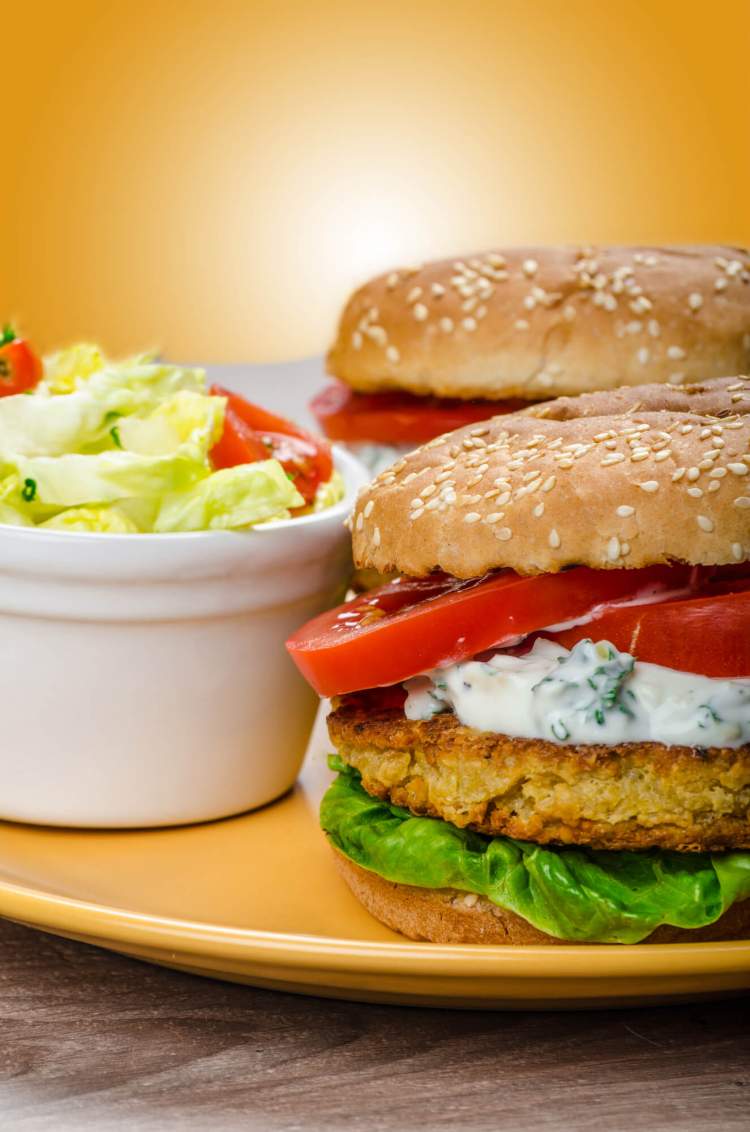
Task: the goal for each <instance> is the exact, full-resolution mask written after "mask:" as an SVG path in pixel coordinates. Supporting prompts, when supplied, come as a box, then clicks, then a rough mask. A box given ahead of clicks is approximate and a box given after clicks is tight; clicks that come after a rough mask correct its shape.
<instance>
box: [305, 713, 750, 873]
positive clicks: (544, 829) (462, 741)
mask: <svg viewBox="0 0 750 1132" xmlns="http://www.w3.org/2000/svg"><path fill="white" fill-rule="evenodd" d="M328 730H329V734H330V736H331V741H332V743H333V744H334V746H335V747H336V750H337V751H338V754H339V755H340V757H341V758H342V759H343V761H344V762H346V763H348V764H349V765H350V766H353V767H355V768H356V769H357V770H358V771H359V772H360V773H361V775H362V785H363V786H364V788H365V790H367V792H368V793H369V794H372V795H374V796H375V797H376V798H381V799H390V801H392V802H394V803H395V804H396V805H399V806H404V807H405V808H406V809H409V810H411V811H412V813H414V814H420V815H426V816H429V817H437V818H443V819H444V820H445V821H449V822H452V823H453V824H454V825H456V826H459V827H460V828H469V829H473V830H476V831H477V832H479V833H486V834H490V835H494V834H505V835H507V836H509V837H515V838H518V839H519V840H521V841H535V842H538V843H540V844H561V845H589V846H592V847H593V848H596V849H646V848H652V847H657V848H662V849H674V850H677V851H679V852H697V851H713V850H724V849H747V848H750V746H748V745H745V746H743V747H739V748H736V749H732V748H727V747H710V748H706V747H670V746H666V745H665V744H663V743H620V744H618V745H617V746H607V745H604V744H581V745H570V746H567V745H562V744H559V743H551V742H548V741H547V740H544V739H516V738H511V737H509V736H507V735H500V734H497V733H495V732H482V731H474V730H473V729H472V728H470V727H465V726H464V725H463V724H461V723H459V721H458V719H457V718H456V716H455V715H454V714H453V713H449V712H446V713H445V714H443V715H438V716H435V717H434V718H433V719H431V720H427V721H422V720H417V721H412V720H408V719H406V718H405V716H404V714H403V711H402V710H401V709H400V708H397V707H385V706H381V705H380V704H379V703H378V701H377V698H373V699H372V700H368V697H367V696H366V695H356V696H354V695H353V696H345V697H343V698H342V699H341V700H340V701H338V703H337V704H336V705H335V710H334V711H333V712H332V714H331V715H330V716H329V717H328Z"/></svg>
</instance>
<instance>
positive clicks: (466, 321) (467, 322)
mask: <svg viewBox="0 0 750 1132" xmlns="http://www.w3.org/2000/svg"><path fill="white" fill-rule="evenodd" d="M461 325H462V326H463V328H464V330H476V328H477V320H476V319H475V318H471V316H470V317H469V318H462V319H461Z"/></svg>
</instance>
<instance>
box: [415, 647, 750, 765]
mask: <svg viewBox="0 0 750 1132" xmlns="http://www.w3.org/2000/svg"><path fill="white" fill-rule="evenodd" d="M404 686H405V688H406V690H407V693H408V695H407V699H406V705H405V708H404V710H405V713H406V717H407V719H432V717H433V716H435V715H438V714H439V713H440V712H443V711H446V710H452V711H453V712H455V714H456V716H457V717H458V719H459V720H460V722H461V723H463V724H465V725H466V726H467V727H473V728H474V729H475V730H477V731H497V732H500V733H502V734H504V735H511V736H514V737H517V738H528V739H547V740H551V741H552V742H558V743H563V744H572V743H606V744H614V743H632V742H654V743H665V744H668V745H672V746H689V747H740V746H742V745H743V744H745V743H748V742H750V679H741V680H740V679H737V680H718V679H713V678H711V677H708V676H697V675H695V673H692V672H678V671H676V670H674V669H671V668H664V667H662V666H661V665H658V664H646V663H643V662H641V661H636V660H635V659H634V658H633V657H632V656H630V654H629V653H622V652H618V651H617V649H615V647H614V646H613V645H611V644H609V642H608V641H599V642H597V643H593V642H592V641H580V642H579V643H578V644H577V645H575V646H574V647H573V649H572V650H568V649H566V648H563V647H562V645H558V644H555V643H554V642H553V641H546V640H544V639H539V640H537V641H536V642H535V644H534V647H533V648H532V649H531V651H530V652H528V653H527V654H526V655H525V656H509V655H508V654H507V653H502V652H499V653H497V654H496V655H495V656H493V657H492V658H491V659H490V660H488V661H478V660H470V661H466V662H464V663H461V664H452V665H450V666H448V667H446V668H440V669H434V670H433V671H432V672H429V673H427V674H426V675H424V676H416V677H414V679H412V680H408V681H407V682H406V684H405V685H404Z"/></svg>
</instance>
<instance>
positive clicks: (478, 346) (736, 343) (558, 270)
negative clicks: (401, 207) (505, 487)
mask: <svg viewBox="0 0 750 1132" xmlns="http://www.w3.org/2000/svg"><path fill="white" fill-rule="evenodd" d="M748 284H750V252H748V251H746V250H745V249H743V248H733V247H723V246H716V247H709V246H706V247H683V248H674V247H673V248H659V247H637V248H636V247H603V248H580V249H576V248H570V247H546V248H545V247H523V248H512V249H504V250H502V251H491V252H483V253H481V254H479V255H472V256H467V257H465V258H463V259H458V260H453V259H447V260H440V261H437V262H434V263H428V264H425V265H421V266H413V267H404V268H400V269H397V270H395V271H390V272H388V273H386V274H384V275H380V276H378V277H377V278H375V279H372V280H370V281H369V282H368V283H366V284H365V285H364V286H363V287H360V288H359V290H357V291H355V293H354V294H353V295H352V296H351V298H350V299H349V301H348V303H347V304H346V306H345V308H344V311H343V313H342V315H341V320H340V323H339V327H338V334H337V336H336V341H335V342H334V343H333V346H332V347H331V349H330V351H329V354H328V359H327V364H328V370H329V372H330V374H331V375H332V376H333V377H334V378H335V379H336V380H335V383H333V384H330V385H328V386H327V387H326V388H324V389H323V390H322V391H321V392H320V393H319V394H318V395H317V396H316V397H315V399H314V400H313V402H312V406H311V407H312V411H313V413H314V414H315V415H316V417H317V419H318V422H319V425H320V427H321V429H322V430H323V431H324V432H325V433H326V435H327V436H328V437H329V438H330V439H332V440H337V441H343V442H346V443H348V444H350V445H352V446H353V447H354V449H355V450H356V451H357V453H358V454H359V455H360V456H361V457H363V458H364V459H365V462H367V463H368V464H369V466H370V467H372V468H373V469H375V468H382V467H383V466H384V462H385V463H390V462H391V461H392V460H393V459H395V458H396V456H397V455H398V454H399V453H401V454H403V452H405V451H408V450H410V449H412V448H415V447H416V446H417V445H419V444H423V443H425V442H426V441H429V440H431V439H433V438H434V437H435V436H438V435H440V434H442V433H444V432H448V431H450V430H452V429H455V428H459V427H461V426H463V425H467V424H475V423H476V422H478V421H481V420H485V419H487V418H488V417H491V416H495V415H497V414H498V413H506V412H512V411H517V410H518V409H519V408H524V407H525V406H526V405H527V404H528V403H529V402H535V401H544V400H548V399H550V398H553V397H557V396H561V395H574V394H579V393H586V392H590V391H595V390H603V389H604V390H606V389H613V388H615V387H617V386H619V385H641V384H643V383H644V382H666V383H670V382H671V383H673V384H682V383H683V382H685V381H696V380H704V379H707V378H712V377H720V376H722V375H723V374H727V373H744V372H748V371H749V370H750V286H749V285H748Z"/></svg>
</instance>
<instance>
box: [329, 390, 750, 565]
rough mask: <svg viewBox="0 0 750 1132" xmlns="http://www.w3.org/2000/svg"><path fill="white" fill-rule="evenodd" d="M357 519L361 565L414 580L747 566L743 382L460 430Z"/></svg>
mask: <svg viewBox="0 0 750 1132" xmlns="http://www.w3.org/2000/svg"><path fill="white" fill-rule="evenodd" d="M592 406H593V408H592ZM643 406H646V408H643ZM693 406H696V407H697V408H695V409H693ZM558 417H559V419H558ZM351 525H352V533H353V550H354V559H355V563H356V565H357V566H358V567H359V568H362V567H372V568H374V569H376V570H379V571H381V572H382V573H388V572H391V571H399V572H401V573H405V574H410V575H412V576H414V577H421V576H423V575H425V574H429V573H430V572H432V571H433V570H436V569H439V570H444V571H446V573H449V574H452V575H453V576H454V577H458V578H475V577H480V576H481V575H483V574H485V573H487V572H488V571H489V570H494V569H497V568H499V567H509V568H511V569H513V570H516V571H517V572H518V573H519V574H538V573H555V572H556V571H558V570H562V569H564V568H565V567H567V566H572V565H584V566H591V567H593V568H594V569H600V570H602V569H611V568H613V567H629V568H636V567H641V566H649V565H653V564H656V563H663V562H671V561H680V562H686V563H690V564H693V565H722V564H727V563H732V562H742V561H746V560H748V559H750V378H748V377H740V378H724V379H718V380H716V381H713V382H706V383H704V384H703V385H698V386H692V387H690V386H680V387H676V388H673V387H670V386H642V387H639V388H633V389H628V390H621V391H619V393H617V394H609V395H601V397H600V399H598V400H597V398H581V399H580V400H578V401H576V402H571V401H565V402H563V403H562V405H561V404H560V403H559V402H557V403H555V402H553V403H552V404H550V405H545V406H542V407H541V409H539V410H536V411H535V412H531V413H530V412H528V411H525V412H522V413H512V414H509V415H507V416H500V417H494V418H493V419H492V420H489V421H487V422H485V423H484V424H481V425H472V426H469V427H467V428H463V429H458V430H457V431H456V432H453V433H449V434H448V435H447V436H443V437H438V438H437V440H434V441H431V442H430V443H429V444H427V445H425V446H424V447H423V448H419V449H417V450H416V451H415V452H412V453H411V454H410V455H409V456H407V457H405V458H404V459H402V460H399V461H397V462H396V463H395V464H393V465H392V466H391V467H390V468H388V469H386V471H385V472H383V473H381V475H379V476H378V477H377V479H375V480H374V481H373V483H372V484H370V486H369V487H368V488H366V489H365V490H364V492H362V493H361V495H360V497H359V499H358V500H357V504H356V507H355V509H354V513H353V515H352V519H351Z"/></svg>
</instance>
